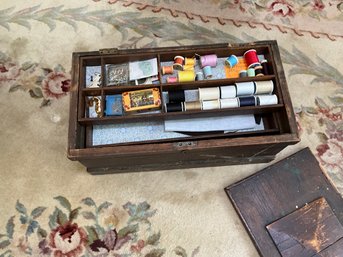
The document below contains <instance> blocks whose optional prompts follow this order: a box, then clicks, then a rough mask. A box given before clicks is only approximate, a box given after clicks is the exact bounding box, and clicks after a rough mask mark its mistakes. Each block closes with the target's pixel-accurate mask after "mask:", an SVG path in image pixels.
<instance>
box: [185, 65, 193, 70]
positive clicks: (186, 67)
mask: <svg viewBox="0 0 343 257" xmlns="http://www.w3.org/2000/svg"><path fill="white" fill-rule="evenodd" d="M183 70H194V66H193V65H184V66H183Z"/></svg>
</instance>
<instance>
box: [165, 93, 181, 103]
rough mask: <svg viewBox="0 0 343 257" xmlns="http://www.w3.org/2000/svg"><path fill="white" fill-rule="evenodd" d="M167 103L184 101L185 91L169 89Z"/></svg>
mask: <svg viewBox="0 0 343 257" xmlns="http://www.w3.org/2000/svg"><path fill="white" fill-rule="evenodd" d="M168 95H169V103H179V102H184V101H185V91H183V90H178V91H169V92H168Z"/></svg>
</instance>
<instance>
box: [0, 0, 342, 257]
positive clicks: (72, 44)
mask: <svg viewBox="0 0 343 257" xmlns="http://www.w3.org/2000/svg"><path fill="white" fill-rule="evenodd" d="M199 7H200V8H199ZM181 10H182V12H181ZM342 15H343V14H342V1H330V2H324V1H323V2H321V1H317V0H313V1H292V2H290V1H283V0H280V1H202V0H193V1H188V2H187V4H184V1H178V0H150V1H148V0H146V1H140V2H139V3H138V1H137V2H135V1H114V0H112V1H111V0H110V1H104V0H103V1H92V0H83V1H59V3H56V1H52V0H48V1H35V2H29V1H24V0H17V1H15V2H13V1H9V0H3V1H2V4H1V7H0V35H1V37H0V111H1V112H0V113H1V119H2V122H1V125H0V140H1V148H0V164H1V166H0V167H1V178H0V181H1V183H0V199H1V208H0V217H1V218H0V257H9V256H20V257H22V256H56V257H62V256H63V257H88V256H97V257H105V256H116V257H129V256H130V257H131V256H132V257H134V256H144V257H159V256H168V257H169V256H183V257H185V256H188V257H193V256H196V257H200V256H215V257H224V256H225V257H230V256H246V257H255V256H259V255H258V253H257V251H256V249H255V248H254V246H253V245H252V242H251V241H250V239H249V237H248V235H247V233H246V232H245V230H244V227H243V225H242V224H241V222H240V220H239V218H238V217H237V214H236V212H235V211H234V209H233V207H232V205H231V203H230V202H229V200H228V198H227V197H226V195H225V193H224V190H223V188H224V187H226V186H228V185H230V184H232V183H234V182H236V181H238V180H240V179H242V178H245V177H247V176H249V175H251V174H253V173H255V172H257V171H258V170H260V169H262V168H264V167H266V166H268V165H270V163H269V164H268V163H265V164H254V165H241V166H228V167H212V168H199V169H187V170H176V171H173V172H166V171H156V172H147V173H127V174H115V175H104V176H95V177H94V176H91V175H89V174H88V173H87V172H86V171H85V168H84V167H83V166H82V165H80V164H78V163H76V162H71V161H69V160H68V159H67V157H66V148H67V131H68V113H69V97H68V96H69V92H70V90H71V88H72V85H71V81H70V76H71V74H70V70H71V56H72V52H76V51H91V50H97V49H100V48H110V47H119V48H141V47H156V46H175V45H191V44H192V45H194V44H212V43H223V42H226V43H228V42H230V43H231V42H233V43H234V42H251V41H256V40H268V39H276V40H278V44H279V47H280V51H281V57H282V61H283V65H284V69H285V73H286V78H287V82H288V86H289V91H290V94H291V98H292V101H293V105H294V109H295V113H296V117H297V121H298V126H299V131H300V135H301V142H300V143H299V144H297V145H294V146H290V147H287V148H286V149H285V150H283V151H282V152H281V153H280V154H278V156H277V159H276V161H277V160H280V159H282V158H284V157H286V156H288V155H290V154H292V153H294V152H296V151H298V150H300V149H302V148H304V147H307V146H308V147H310V149H311V150H312V152H313V153H314V154H315V156H316V157H317V159H318V161H319V162H320V163H321V165H322V167H323V169H324V170H325V172H326V173H327V175H328V177H329V179H330V180H331V181H332V183H333V184H334V185H335V186H336V187H337V189H338V190H339V191H340V192H341V193H342V194H343V158H342V157H343V120H342V113H343V112H342V108H343V64H342V61H341V59H342V58H341V53H342V52H343V44H342V35H343V33H342V27H343V26H342V17H343V16H342ZM328 24H329V25H328ZM285 32H287V33H285Z"/></svg>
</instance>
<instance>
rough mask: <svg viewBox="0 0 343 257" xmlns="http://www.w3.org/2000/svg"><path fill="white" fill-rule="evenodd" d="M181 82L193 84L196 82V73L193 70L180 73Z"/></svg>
mask: <svg viewBox="0 0 343 257" xmlns="http://www.w3.org/2000/svg"><path fill="white" fill-rule="evenodd" d="M178 77H179V82H192V81H194V80H195V72H194V71H191V70H189V71H188V70H185V71H179V73H178Z"/></svg>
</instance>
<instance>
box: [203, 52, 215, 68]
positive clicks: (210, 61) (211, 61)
mask: <svg viewBox="0 0 343 257" xmlns="http://www.w3.org/2000/svg"><path fill="white" fill-rule="evenodd" d="M200 64H201V68H204V67H205V66H210V67H216V66H217V55H216V54H208V55H204V56H201V57H200Z"/></svg>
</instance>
